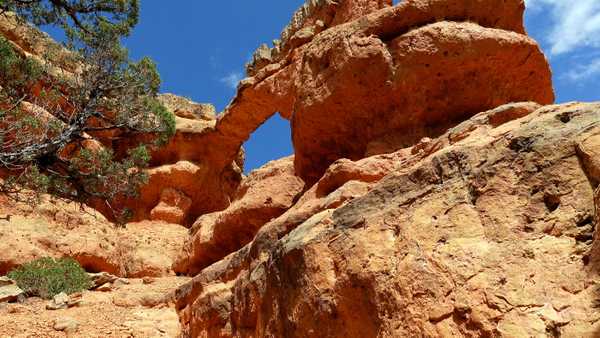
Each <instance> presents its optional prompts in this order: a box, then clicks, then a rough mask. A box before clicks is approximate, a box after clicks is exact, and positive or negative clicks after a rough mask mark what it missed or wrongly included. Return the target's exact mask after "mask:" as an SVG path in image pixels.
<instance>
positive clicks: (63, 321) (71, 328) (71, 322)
mask: <svg viewBox="0 0 600 338" xmlns="http://www.w3.org/2000/svg"><path fill="white" fill-rule="evenodd" d="M52 327H53V328H54V329H55V330H56V331H64V332H65V333H67V334H70V333H75V332H77V329H78V328H79V322H78V321H76V320H75V319H73V318H71V317H60V318H58V319H56V320H55V321H54V325H53V326H52Z"/></svg>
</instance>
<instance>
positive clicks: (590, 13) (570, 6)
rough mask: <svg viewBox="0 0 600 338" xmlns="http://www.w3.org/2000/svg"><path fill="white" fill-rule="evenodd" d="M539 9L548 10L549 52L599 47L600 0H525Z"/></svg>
mask: <svg viewBox="0 0 600 338" xmlns="http://www.w3.org/2000/svg"><path fill="white" fill-rule="evenodd" d="M525 3H526V4H527V7H528V8H529V9H530V10H532V11H536V12H538V13H540V12H542V11H543V12H547V13H548V15H547V16H548V17H549V18H550V19H551V21H550V22H548V24H549V25H550V26H551V27H552V28H551V29H550V31H549V32H548V36H547V39H546V40H547V41H546V42H548V43H549V44H550V48H551V49H550V52H551V54H553V55H560V54H566V53H570V52H573V51H574V50H575V49H577V48H581V47H600V0H525Z"/></svg>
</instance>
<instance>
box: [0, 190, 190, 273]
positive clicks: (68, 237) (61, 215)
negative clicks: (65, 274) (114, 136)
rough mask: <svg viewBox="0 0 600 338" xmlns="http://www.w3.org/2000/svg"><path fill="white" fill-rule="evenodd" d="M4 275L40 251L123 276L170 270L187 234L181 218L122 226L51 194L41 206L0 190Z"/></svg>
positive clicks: (92, 269)
mask: <svg viewBox="0 0 600 338" xmlns="http://www.w3.org/2000/svg"><path fill="white" fill-rule="evenodd" d="M4 216H7V219H0V252H2V255H0V276H2V275H5V274H6V273H8V272H9V271H10V270H12V269H14V268H15V267H17V266H20V265H21V264H24V263H27V262H29V261H32V260H34V259H37V258H41V257H47V256H50V257H72V258H74V259H75V260H77V261H78V262H79V263H80V264H81V265H82V266H83V267H84V268H85V269H86V270H87V271H90V272H101V271H103V272H108V273H111V274H114V275H118V276H123V277H144V276H169V275H173V274H174V273H173V270H172V269H171V266H172V264H173V261H174V259H175V258H176V256H177V254H178V253H179V252H180V251H181V249H182V245H183V243H184V241H185V238H186V236H187V229H186V228H184V227H183V226H180V225H177V224H167V223H162V222H161V223H157V222H150V221H144V222H138V223H129V224H127V225H126V226H125V227H118V226H115V225H114V224H111V223H110V222H108V221H107V220H106V219H105V218H104V217H103V216H102V215H100V214H99V213H97V212H94V210H93V209H90V208H87V209H85V210H84V209H81V208H79V207H78V206H77V205H74V204H66V203H64V202H61V201H56V200H50V199H46V200H45V201H44V202H43V203H42V204H41V205H40V206H39V207H37V208H36V209H32V208H31V207H30V206H27V205H24V204H21V203H15V202H13V201H10V200H8V199H7V198H6V197H5V196H0V217H4Z"/></svg>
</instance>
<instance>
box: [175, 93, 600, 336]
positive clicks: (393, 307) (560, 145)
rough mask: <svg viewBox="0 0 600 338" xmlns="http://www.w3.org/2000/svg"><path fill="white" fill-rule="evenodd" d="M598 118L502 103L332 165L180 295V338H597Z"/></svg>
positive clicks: (581, 110)
mask: <svg viewBox="0 0 600 338" xmlns="http://www.w3.org/2000/svg"><path fill="white" fill-rule="evenodd" d="M532 109H534V110H535V111H534V112H533V113H531V114H527V113H528V112H530V111H531V110H532ZM519 116H521V117H520V118H519ZM513 118H516V119H515V120H511V119H513ZM599 118H600V105H599V104H568V105H562V106H560V105H558V106H546V107H542V108H539V109H535V105H534V104H531V103H524V104H516V105H508V106H504V107H500V108H498V109H494V110H491V111H487V112H484V113H480V114H477V115H476V116H474V117H473V118H471V119H469V120H467V121H465V122H463V123H461V124H459V125H458V126H456V127H455V128H452V129H450V130H448V131H447V132H446V133H444V134H443V135H441V136H440V137H438V138H433V139H430V140H423V142H420V143H419V144H417V145H415V146H414V147H410V148H407V149H403V150H400V151H398V152H396V153H394V154H389V155H377V156H374V157H371V158H367V159H364V160H361V161H358V162H350V161H346V160H344V161H340V162H337V163H336V164H334V165H333V166H332V167H331V168H330V169H329V170H328V173H327V174H326V175H325V177H327V178H325V177H324V178H323V179H321V181H320V183H318V184H317V185H315V186H314V187H313V188H311V189H310V190H308V191H307V192H306V193H305V194H304V195H303V197H301V198H300V199H299V200H298V202H297V203H296V204H295V205H294V206H293V207H292V208H291V209H290V210H288V211H287V212H286V213H285V214H283V215H282V216H280V217H278V218H277V219H274V220H272V221H271V222H269V223H267V224H266V225H265V226H263V228H262V229H261V230H260V231H259V233H258V234H257V236H256V238H255V239H254V241H252V242H251V243H250V244H248V245H247V246H245V247H244V248H242V249H241V250H239V251H237V252H235V253H233V254H231V255H229V256H228V257H226V258H225V259H223V260H221V261H219V262H217V263H215V264H213V265H211V266H210V267H207V268H206V269H204V270H202V271H201V272H200V273H199V274H198V275H197V276H196V277H194V279H193V280H192V282H190V283H188V284H187V285H185V286H183V287H181V288H180V289H179V290H178V293H177V298H178V308H179V314H180V318H181V321H182V325H183V327H184V335H186V336H191V337H196V336H225V337H246V336H282V335H285V334H289V333H292V335H293V336H299V337H302V336H324V337H374V336H389V337H413V336H424V337H496V336H498V337H529V336H544V335H546V334H547V333H548V332H554V333H553V334H555V335H562V336H566V337H594V336H596V335H597V334H598V332H600V326H599V325H598V322H597V321H595V319H594V318H596V317H597V315H598V311H597V309H596V307H595V306H596V305H594V302H595V301H594V299H597V297H598V290H597V286H596V283H595V282H594V281H595V280H596V279H597V276H598V271H599V270H598V265H597V262H598V250H597V247H598V245H597V236H596V237H594V235H593V233H594V228H595V224H596V216H595V210H596V207H597V206H598V204H597V203H596V204H595V203H594V201H595V197H594V196H595V194H594V189H595V187H597V182H596V181H595V180H594V177H595V174H594V173H595V172H596V170H597V164H596V163H595V162H594V160H592V158H593V154H594V153H595V150H594V149H595V148H596V147H597V140H596V136H595V135H597V134H598V133H600V129H599V128H598V125H597V123H596V122H597V121H598V119H599ZM451 135H454V137H451ZM556 140H561V142H556ZM577 149H579V150H577ZM369 163H372V164H369ZM375 163H380V164H381V168H378V167H377V166H376V165H374V164H375ZM386 172H387V174H386ZM383 175H385V177H383ZM382 177H383V178H382ZM346 180H348V181H346ZM345 181H346V182H345ZM320 185H321V186H322V187H323V189H322V190H321V189H319V186H320ZM319 190H321V191H319ZM344 195H345V196H347V197H346V198H345V199H343V198H341V196H344ZM326 200H329V201H330V203H326V202H325V201H326ZM596 200H597V199H596ZM334 201H338V202H334ZM303 211H304V212H303Z"/></svg>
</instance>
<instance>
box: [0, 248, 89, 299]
mask: <svg viewBox="0 0 600 338" xmlns="http://www.w3.org/2000/svg"><path fill="white" fill-rule="evenodd" d="M8 277H9V278H10V279H12V280H14V281H16V282H17V285H18V286H19V287H20V288H21V289H22V290H23V291H25V293H26V294H27V295H29V296H39V297H42V298H46V299H51V298H52V297H54V296H55V295H57V294H59V293H61V292H64V293H66V294H72V293H75V292H79V291H82V290H87V289H89V288H90V287H91V281H90V278H89V277H88V275H87V273H86V272H85V270H83V268H82V267H81V265H79V263H78V262H77V261H75V260H74V259H72V258H61V259H53V258H49V257H45V258H40V259H37V260H34V261H32V262H29V263H26V264H24V265H22V266H21V267H19V268H17V269H15V270H13V271H11V272H10V273H9V274H8Z"/></svg>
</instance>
